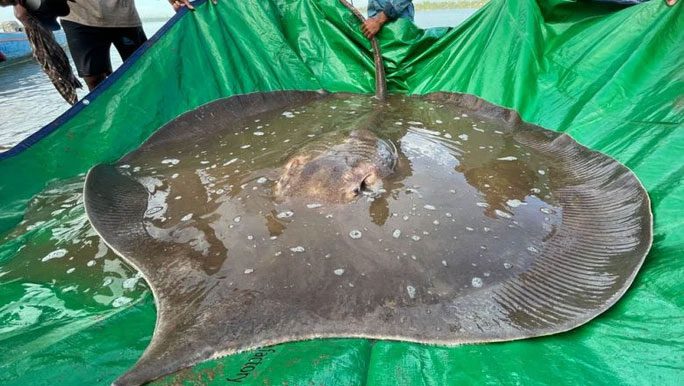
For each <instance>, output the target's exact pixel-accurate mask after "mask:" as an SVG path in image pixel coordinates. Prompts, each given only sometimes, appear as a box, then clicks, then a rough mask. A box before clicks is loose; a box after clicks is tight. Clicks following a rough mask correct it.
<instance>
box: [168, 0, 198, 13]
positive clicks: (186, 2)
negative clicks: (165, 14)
mask: <svg viewBox="0 0 684 386" xmlns="http://www.w3.org/2000/svg"><path fill="white" fill-rule="evenodd" d="M169 3H170V4H171V6H172V7H173V10H174V11H176V12H178V11H180V9H181V8H183V7H188V9H189V10H191V11H192V10H194V9H195V7H193V6H192V4H190V0H169Z"/></svg>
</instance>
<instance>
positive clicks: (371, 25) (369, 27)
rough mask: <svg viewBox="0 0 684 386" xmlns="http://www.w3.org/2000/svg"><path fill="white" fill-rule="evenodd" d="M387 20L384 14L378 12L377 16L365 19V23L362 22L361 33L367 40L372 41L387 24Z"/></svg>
mask: <svg viewBox="0 0 684 386" xmlns="http://www.w3.org/2000/svg"><path fill="white" fill-rule="evenodd" d="M387 20H388V18H387V15H385V13H384V12H380V13H378V15H377V16H375V17H373V18H370V19H366V21H364V22H363V24H362V25H361V32H363V34H364V35H365V36H366V37H367V38H368V39H373V37H374V36H375V35H376V34H377V33H378V32H380V29H381V28H382V26H383V25H385V23H387Z"/></svg>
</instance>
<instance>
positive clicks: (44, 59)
mask: <svg viewBox="0 0 684 386" xmlns="http://www.w3.org/2000/svg"><path fill="white" fill-rule="evenodd" d="M22 23H23V24H24V28H25V30H26V35H27V37H28V40H29V42H30V43H31V48H32V49H33V57H34V58H35V59H36V61H38V63H40V65H41V67H42V68H43V71H44V72H45V73H46V74H47V76H48V77H49V78H50V81H52V84H53V85H54V86H55V88H56V89H57V91H58V92H59V93H60V94H61V95H62V97H63V98H64V100H66V101H67V102H69V103H70V104H72V105H73V104H75V103H76V102H77V101H78V96H77V95H76V89H77V88H81V87H83V86H82V85H81V82H80V81H79V80H78V79H77V78H76V76H75V75H74V73H73V71H72V70H71V65H70V64H69V59H68V58H67V55H66V53H65V52H64V50H63V49H62V47H60V45H59V44H58V43H57V41H56V40H55V37H54V35H53V34H52V32H51V31H48V30H47V29H46V28H45V27H43V26H42V25H41V24H40V22H39V21H38V19H36V18H35V17H34V16H32V15H30V14H29V15H27V17H26V18H25V19H24V20H22Z"/></svg>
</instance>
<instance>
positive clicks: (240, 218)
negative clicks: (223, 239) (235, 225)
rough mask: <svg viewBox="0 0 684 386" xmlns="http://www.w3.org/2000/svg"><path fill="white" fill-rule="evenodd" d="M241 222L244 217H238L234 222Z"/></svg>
mask: <svg viewBox="0 0 684 386" xmlns="http://www.w3.org/2000/svg"><path fill="white" fill-rule="evenodd" d="M240 220H242V217H240V216H237V217H235V218H234V219H233V221H235V222H240Z"/></svg>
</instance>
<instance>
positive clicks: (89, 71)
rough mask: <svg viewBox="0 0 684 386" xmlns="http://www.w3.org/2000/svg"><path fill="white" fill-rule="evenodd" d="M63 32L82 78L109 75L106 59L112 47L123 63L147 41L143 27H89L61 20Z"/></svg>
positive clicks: (110, 63)
mask: <svg viewBox="0 0 684 386" xmlns="http://www.w3.org/2000/svg"><path fill="white" fill-rule="evenodd" d="M62 28H64V33H65V34H66V38H67V44H68V45H69V51H71V57H72V58H73V59H74V63H75V64H76V70H78V75H79V76H81V77H84V76H98V75H101V74H106V75H109V74H111V73H112V61H111V59H110V57H109V49H110V48H111V46H112V44H114V47H116V50H117V51H119V55H121V59H123V60H126V59H128V57H130V56H131V55H132V54H133V52H135V50H137V49H138V47H140V46H141V45H142V44H143V43H145V41H146V40H147V37H146V36H145V31H143V29H142V27H131V28H109V27H91V26H87V25H83V24H78V23H74V22H72V21H68V20H62Z"/></svg>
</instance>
